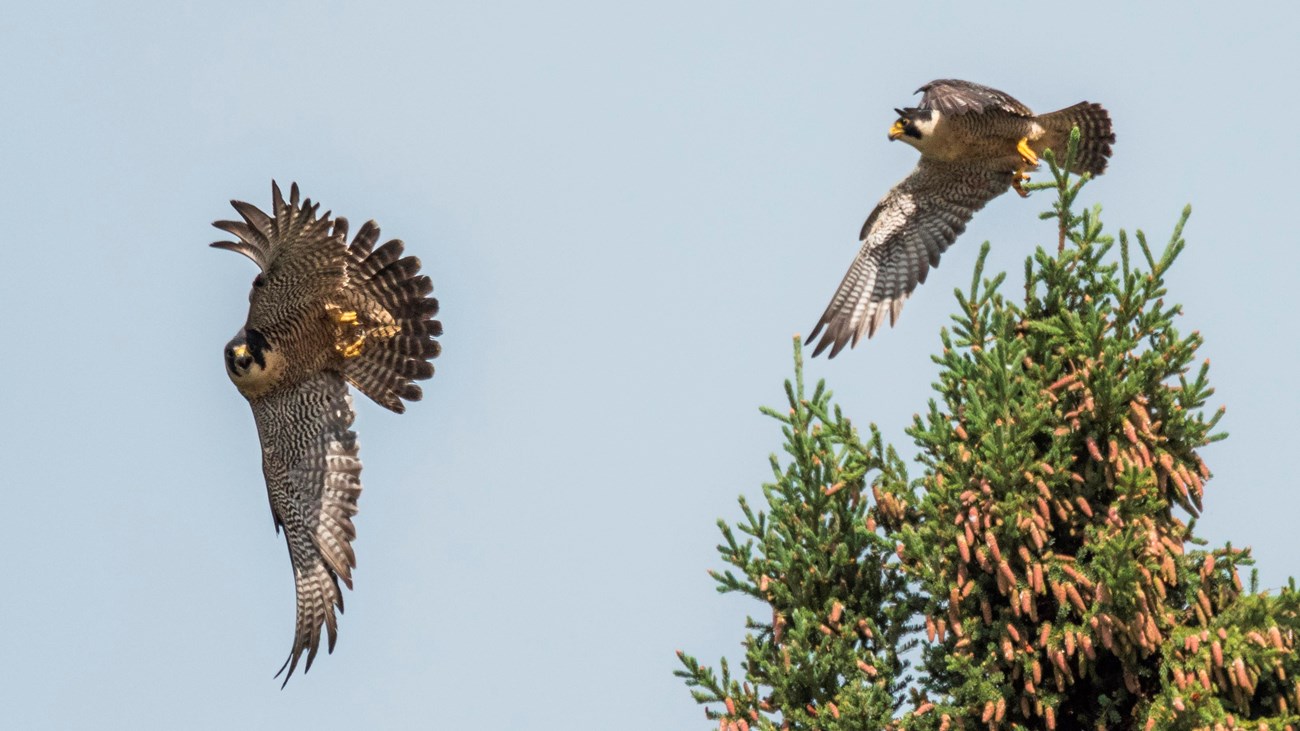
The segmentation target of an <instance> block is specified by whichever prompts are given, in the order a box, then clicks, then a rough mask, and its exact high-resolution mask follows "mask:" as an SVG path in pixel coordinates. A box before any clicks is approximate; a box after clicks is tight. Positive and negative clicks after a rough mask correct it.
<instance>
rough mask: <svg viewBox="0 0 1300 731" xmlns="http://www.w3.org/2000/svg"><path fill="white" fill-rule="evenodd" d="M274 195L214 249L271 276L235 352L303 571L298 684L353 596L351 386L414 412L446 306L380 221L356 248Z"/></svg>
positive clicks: (336, 227) (356, 481)
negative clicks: (384, 237)
mask: <svg viewBox="0 0 1300 731" xmlns="http://www.w3.org/2000/svg"><path fill="white" fill-rule="evenodd" d="M271 199H272V210H271V214H270V215H267V214H266V213H263V212H262V211H261V210H259V209H258V208H257V207H256V206H253V205H250V204H248V203H244V202H242V201H231V205H233V206H234V207H235V210H236V211H237V212H238V213H239V215H240V217H242V218H243V219H244V220H242V221H217V222H215V223H213V224H212V225H213V226H216V227H217V228H219V229H221V230H222V231H225V232H227V233H229V234H232V235H233V236H234V237H235V238H236V239H238V240H237V241H218V242H217V243H214V244H212V245H213V246H215V247H217V248H219V249H227V250H229V251H235V252H238V253H240V254H243V255H244V256H247V257H248V258H249V259H252V260H253V261H254V262H255V263H256V264H257V266H258V268H260V269H261V273H260V274H258V275H257V277H256V278H255V279H253V288H252V291H251V292H250V293H249V295H248V302H249V307H248V320H247V322H246V323H245V325H244V327H243V328H242V329H241V330H240V331H239V333H238V334H237V335H236V336H235V338H234V339H233V340H231V341H230V343H229V344H228V345H227V346H226V351H225V357H226V372H227V374H228V375H229V376H230V380H231V381H233V382H234V384H235V387H236V388H238V389H239V392H240V393H241V394H243V396H244V398H246V399H248V403H249V404H250V405H251V406H252V408H253V419H254V421H256V422H257V433H258V436H259V438H260V439H261V443H262V473H263V475H264V476H265V477H266V488H267V492H268V494H269V496H270V499H271V515H272V516H273V517H274V519H275V527H276V531H277V532H279V531H280V529H281V528H283V529H284V537H285V541H286V543H287V544H288V547H289V561H290V563H291V564H292V565H293V577H294V583H295V585H296V588H297V598H298V602H297V603H298V617H297V623H296V629H295V633H294V641H293V649H292V650H291V651H290V653H289V658H288V659H287V660H285V663H284V665H283V666H282V667H281V668H280V673H283V672H284V671H285V668H288V671H289V672H288V674H286V675H285V677H284V683H288V682H289V677H290V676H292V675H293V671H294V668H295V667H297V666H298V660H299V658H301V657H302V654H303V652H304V651H306V652H307V664H306V666H305V668H304V670H303V672H306V671H307V670H309V669H311V663H312V660H314V659H315V657H316V651H317V649H319V647H320V635H321V627H322V625H323V626H324V627H325V629H326V631H327V632H328V633H329V651H330V652H333V651H334V640H335V638H336V634H337V629H338V627H337V623H338V620H337V618H336V617H335V615H334V608H335V607H338V610H339V611H340V612H342V611H343V594H342V592H341V591H340V590H339V580H340V579H342V580H343V583H344V584H346V585H347V587H348V588H349V589H350V588H352V568H353V567H354V566H356V557H355V555H354V554H353V552H352V545H351V544H352V539H353V538H355V537H356V531H355V530H354V528H353V526H352V516H353V515H356V512H357V496H358V495H360V494H361V481H360V475H361V462H360V460H359V459H358V458H357V441H356V434H355V433H354V432H353V431H351V430H350V429H349V427H350V426H351V425H352V418H353V413H352V398H351V396H350V395H349V394H348V387H347V384H349V383H351V384H352V385H353V386H355V387H356V388H357V389H358V390H359V391H361V393H364V394H365V395H367V396H369V397H370V398H371V399H373V400H374V401H375V402H376V403H378V404H379V405H381V406H384V407H385V408H388V409H390V410H392V411H395V412H397V413H399V414H400V413H402V412H403V411H405V405H404V404H403V403H402V401H403V400H406V401H419V400H420V397H421V395H422V394H421V391H420V387H419V386H417V385H416V384H414V383H412V381H413V380H420V379H425V378H429V377H430V376H432V375H433V365H432V364H431V363H429V360H430V359H432V358H434V357H436V356H437V355H438V351H439V345H438V342H437V341H436V340H435V339H434V338H436V337H437V336H438V335H441V334H442V325H441V324H440V323H439V322H438V321H437V320H434V319H432V318H433V316H434V315H435V314H437V312H438V301H437V300H436V299H434V298H432V297H429V296H428V295H429V293H430V292H432V291H433V284H432V283H431V282H430V281H429V278H428V277H427V276H424V275H422V274H420V273H419V271H420V260H419V259H417V258H415V257H413V256H408V257H403V256H402V242H401V241H398V240H393V241H389V242H388V243H386V244H384V245H382V246H380V247H379V248H377V249H376V248H375V243H376V242H377V241H378V240H379V226H378V225H376V224H375V222H374V221H369V222H367V223H365V224H364V225H362V226H361V229H360V230H359V231H357V235H356V237H355V238H353V239H352V243H351V244H348V242H347V234H348V222H347V219H345V218H342V217H339V218H336V219H333V220H331V219H330V214H329V213H328V212H326V213H325V215H323V216H320V217H317V215H316V213H317V210H318V209H319V208H320V205H319V204H315V205H313V204H312V202H311V200H310V199H307V200H304V201H302V202H301V204H300V203H299V200H298V185H297V184H296V183H295V184H294V185H293V186H292V187H291V188H290V190H289V202H288V203H287V204H286V203H285V201H284V197H283V196H282V195H281V193H280V187H279V186H278V185H276V184H275V182H272V183H271ZM280 673H276V676H277V677H278V676H279V675H280ZM281 687H284V685H283V684H282V685H281Z"/></svg>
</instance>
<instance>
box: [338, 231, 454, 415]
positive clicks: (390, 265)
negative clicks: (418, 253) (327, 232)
mask: <svg viewBox="0 0 1300 731" xmlns="http://www.w3.org/2000/svg"><path fill="white" fill-rule="evenodd" d="M340 225H341V226H342V229H341V230H342V231H343V232H344V235H345V236H346V231H347V221H346V220H343V219H339V221H338V222H337V223H336V224H335V230H336V231H337V230H340V229H339V226H340ZM378 240H379V226H378V225H377V224H376V223H375V222H374V221H367V222H366V223H365V224H364V225H362V226H361V229H360V230H359V231H357V235H356V237H355V238H354V239H353V240H352V244H351V245H350V246H349V248H348V254H349V261H348V290H349V291H350V294H351V295H352V296H353V297H354V298H355V297H358V296H359V299H360V300H361V302H360V303H359V313H358V314H360V315H363V316H364V315H369V321H368V322H367V323H366V328H367V330H368V332H367V340H366V342H363V343H361V349H360V354H359V355H357V356H356V357H351V358H348V359H346V360H345V361H344V364H343V376H344V377H345V378H347V379H348V381H349V382H350V383H352V385H354V386H356V387H357V389H358V390H360V391H361V392H362V393H364V394H365V395H367V396H369V397H370V398H371V399H373V400H374V401H375V403H377V404H379V405H381V406H384V407H385V408H388V409H391V410H392V411H395V412H397V413H399V414H400V413H402V412H403V411H405V410H406V406H405V404H403V403H402V401H403V399H404V400H406V401H419V400H420V398H421V397H422V396H423V392H422V391H421V390H420V387H419V386H418V385H416V384H415V383H413V381H417V380H424V379H427V378H430V377H432V376H433V364H432V363H430V362H429V361H430V360H432V359H434V358H436V357H437V356H438V353H439V352H440V351H441V346H439V344H438V341H437V340H435V338H437V337H438V336H439V335H441V334H442V323H440V322H439V321H437V320H435V319H433V317H434V315H436V314H438V300H437V299H435V298H433V297H430V296H428V295H429V293H430V292H432V291H433V282H432V281H431V280H430V279H429V277H427V276H425V275H423V274H420V260H419V259H418V258H416V257H414V256H406V257H403V256H402V242H401V241H399V240H397V239H393V240H392V241H389V242H387V243H385V244H384V245H382V246H380V247H379V248H378V249H376V248H374V246H375V243H376V242H377V241H378ZM376 306H377V307H376Z"/></svg>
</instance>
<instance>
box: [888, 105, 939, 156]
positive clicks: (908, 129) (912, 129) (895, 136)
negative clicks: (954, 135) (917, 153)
mask: <svg viewBox="0 0 1300 731" xmlns="http://www.w3.org/2000/svg"><path fill="white" fill-rule="evenodd" d="M894 111H895V112H898V121H897V122H894V126H892V127H890V128H889V139H891V140H902V141H904V142H906V143H907V144H909V145H911V146H912V147H917V146H918V143H919V142H920V141H921V140H922V139H924V138H925V137H926V136H927V135H929V134H930V133H932V132H934V127H935V125H937V124H938V123H939V113H938V112H936V111H934V110H933V109H917V108H915V107H908V108H907V109H895V110H894Z"/></svg>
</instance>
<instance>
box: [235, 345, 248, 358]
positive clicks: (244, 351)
mask: <svg viewBox="0 0 1300 731" xmlns="http://www.w3.org/2000/svg"><path fill="white" fill-rule="evenodd" d="M233 352H234V354H235V357H236V358H247V357H248V346H247V345H236V346H235V349H234V351H233Z"/></svg>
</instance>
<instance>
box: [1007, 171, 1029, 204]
mask: <svg viewBox="0 0 1300 731" xmlns="http://www.w3.org/2000/svg"><path fill="white" fill-rule="evenodd" d="M1011 175H1012V177H1011V187H1012V188H1015V189H1016V192H1017V193H1019V194H1020V197H1021V198H1028V197H1029V191H1027V190H1025V189H1024V188H1023V187H1022V184H1023V183H1025V182H1026V181H1028V180H1029V174H1028V173H1026V172H1025V171H1024V170H1017V171H1015V172H1014V173H1012V174H1011Z"/></svg>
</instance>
